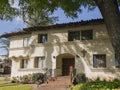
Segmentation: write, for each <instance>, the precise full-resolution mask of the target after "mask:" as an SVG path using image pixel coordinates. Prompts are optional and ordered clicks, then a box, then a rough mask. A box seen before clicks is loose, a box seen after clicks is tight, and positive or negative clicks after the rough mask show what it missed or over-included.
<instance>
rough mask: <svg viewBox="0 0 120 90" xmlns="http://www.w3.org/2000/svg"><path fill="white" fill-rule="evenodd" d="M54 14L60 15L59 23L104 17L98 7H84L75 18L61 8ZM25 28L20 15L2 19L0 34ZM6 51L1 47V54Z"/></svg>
mask: <svg viewBox="0 0 120 90" xmlns="http://www.w3.org/2000/svg"><path fill="white" fill-rule="evenodd" d="M54 16H58V18H59V21H57V22H56V23H57V24H60V23H69V22H78V21H81V20H91V19H99V18H102V15H101V13H100V11H99V9H98V8H96V9H94V10H93V11H88V10H87V9H84V8H83V12H82V13H80V14H79V16H78V18H76V19H74V20H73V19H71V18H67V17H66V16H65V14H64V12H63V11H62V10H60V9H59V10H57V11H56V12H54ZM23 28H26V25H25V24H24V23H23V21H22V19H21V18H19V17H17V18H15V19H14V20H13V21H0V35H2V34H4V33H10V32H14V31H18V30H20V29H21V30H22V29H23ZM5 53H6V52H5V51H4V50H3V49H0V55H1V54H5Z"/></svg>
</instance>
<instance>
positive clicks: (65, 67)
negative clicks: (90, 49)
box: [62, 58, 75, 76]
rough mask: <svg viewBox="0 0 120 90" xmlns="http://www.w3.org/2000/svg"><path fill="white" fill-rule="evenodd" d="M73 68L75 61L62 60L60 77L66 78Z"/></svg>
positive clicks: (72, 59) (69, 59)
mask: <svg viewBox="0 0 120 90" xmlns="http://www.w3.org/2000/svg"><path fill="white" fill-rule="evenodd" d="M71 66H72V67H73V68H74V66H75V59H74V58H63V59H62V75H63V76H68V75H69V69H70V67H71Z"/></svg>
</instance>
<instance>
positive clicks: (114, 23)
mask: <svg viewBox="0 0 120 90" xmlns="http://www.w3.org/2000/svg"><path fill="white" fill-rule="evenodd" d="M1 1H3V2H4V4H5V5H7V8H8V7H10V5H9V4H8V2H7V1H8V0H5V1H4V0H1ZM12 1H14V0H12ZM0 3H2V2H0ZM4 4H2V5H4ZM118 5H120V0H34V1H33V0H19V7H20V8H19V10H17V11H19V12H20V13H19V15H20V14H21V15H23V19H24V17H25V15H27V17H30V18H31V17H33V16H34V15H35V14H36V12H37V14H36V15H37V17H35V18H38V19H39V18H40V16H41V18H45V17H48V16H49V15H51V14H52V13H53V12H54V11H55V10H56V9H57V8H61V9H63V10H64V12H65V14H66V16H69V17H72V18H75V17H77V15H78V13H79V12H81V6H84V7H87V8H88V9H89V10H92V9H94V8H95V7H98V8H99V9H100V11H101V14H102V16H103V18H104V21H105V24H106V27H107V30H108V34H109V37H110V40H111V42H112V45H113V48H114V50H115V53H116V55H117V59H118V60H119V62H120V47H119V46H120V11H119V8H118ZM1 8H3V6H0V10H2V9H1ZM3 9H4V10H3V11H5V12H4V13H3V11H0V17H2V18H1V19H8V18H7V17H8V16H9V17H10V18H13V17H12V16H15V15H17V13H18V12H16V9H14V8H12V7H10V10H11V11H13V13H10V12H9V10H8V11H7V12H6V8H3ZM44 11H45V12H48V13H47V16H45V13H44ZM41 12H43V13H44V14H43V15H41ZM9 13H10V14H9ZM39 15H40V16H39ZM3 16H4V17H3Z"/></svg>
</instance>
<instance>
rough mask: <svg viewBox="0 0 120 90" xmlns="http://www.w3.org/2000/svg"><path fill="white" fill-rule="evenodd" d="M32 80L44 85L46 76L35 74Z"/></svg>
mask: <svg viewBox="0 0 120 90" xmlns="http://www.w3.org/2000/svg"><path fill="white" fill-rule="evenodd" d="M32 80H33V81H34V82H35V83H37V82H39V83H44V74H43V73H34V74H33V76H32Z"/></svg>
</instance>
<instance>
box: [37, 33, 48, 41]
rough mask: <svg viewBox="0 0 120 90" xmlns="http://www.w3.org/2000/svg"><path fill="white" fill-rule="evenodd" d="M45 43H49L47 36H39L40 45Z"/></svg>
mask: <svg viewBox="0 0 120 90" xmlns="http://www.w3.org/2000/svg"><path fill="white" fill-rule="evenodd" d="M45 42H47V34H39V35H38V43H45Z"/></svg>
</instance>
